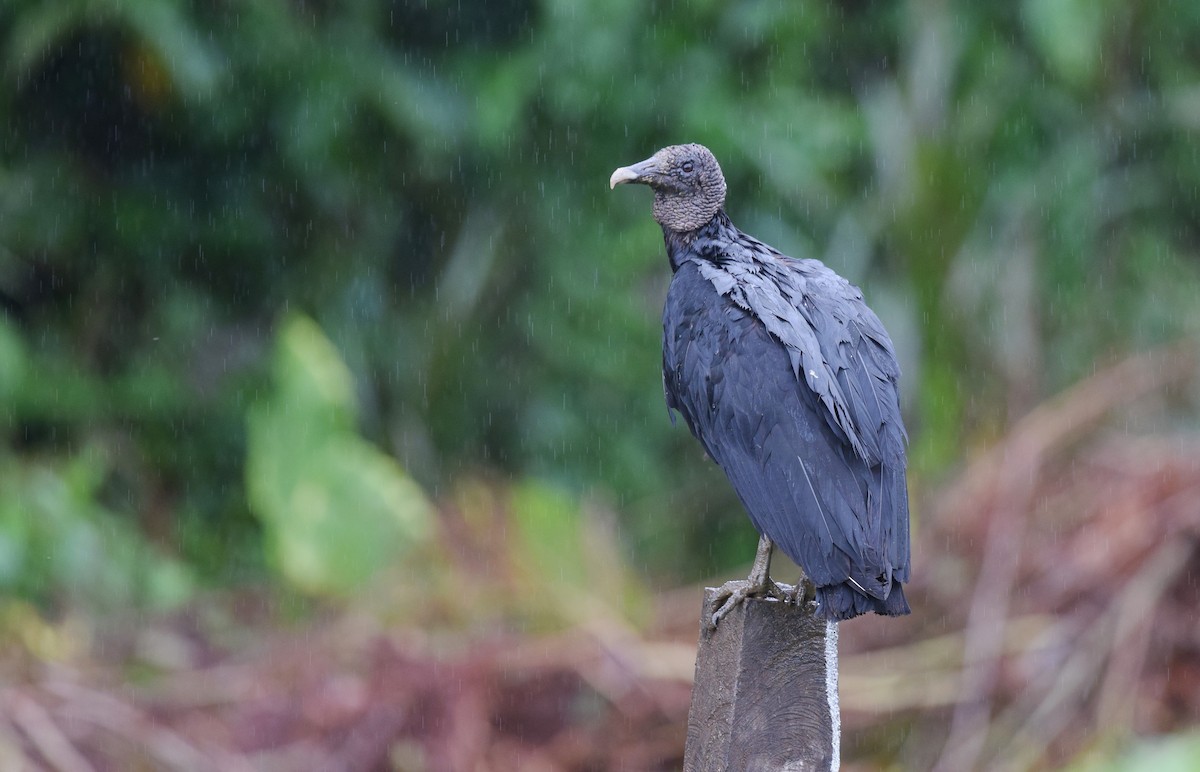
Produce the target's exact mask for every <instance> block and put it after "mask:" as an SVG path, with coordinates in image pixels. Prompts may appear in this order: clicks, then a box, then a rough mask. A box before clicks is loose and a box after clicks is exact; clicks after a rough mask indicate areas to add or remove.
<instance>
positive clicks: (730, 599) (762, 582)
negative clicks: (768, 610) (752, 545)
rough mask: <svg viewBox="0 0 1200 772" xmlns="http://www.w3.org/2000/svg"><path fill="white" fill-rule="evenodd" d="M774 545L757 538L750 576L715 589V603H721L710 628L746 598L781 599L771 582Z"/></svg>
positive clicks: (773, 583) (760, 537) (780, 594)
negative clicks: (756, 548) (756, 549)
mask: <svg viewBox="0 0 1200 772" xmlns="http://www.w3.org/2000/svg"><path fill="white" fill-rule="evenodd" d="M774 548H775V545H774V544H772V543H771V540H770V539H768V538H767V537H766V536H762V535H760V536H759V537H758V552H757V553H755V555H754V566H753V567H751V569H750V576H748V577H746V578H745V579H743V580H735V581H732V582H726V583H725V584H723V585H721V586H720V587H719V588H718V589H717V598H716V602H718V603H721V601H722V600H723V601H724V602H723V603H721V606H720V608H718V609H717V612H716V613H715V614H713V616H712V626H713V627H716V626H717V623H718V622H720V621H721V617H723V616H725V615H726V614H728V613H729V612H730V611H733V610H734V609H735V608H737V607H738V605H739V604H740V603H742V602H743V601H745V600H746V598H753V597H759V596H765V597H768V598H782V597H783V593H782V592H781V591H780V589H779V587H778V586H776V584H775V582H773V581H771V577H770V571H771V550H773V549H774Z"/></svg>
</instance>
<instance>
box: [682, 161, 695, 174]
mask: <svg viewBox="0 0 1200 772" xmlns="http://www.w3.org/2000/svg"><path fill="white" fill-rule="evenodd" d="M694 168H696V167H695V165H693V164H692V162H691V161H684V162H683V173H684V174H691V173H692V169H694Z"/></svg>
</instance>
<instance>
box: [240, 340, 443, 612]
mask: <svg viewBox="0 0 1200 772" xmlns="http://www.w3.org/2000/svg"><path fill="white" fill-rule="evenodd" d="M274 377H275V390H274V393H273V394H272V396H271V397H270V398H269V399H267V400H265V401H264V402H263V403H261V404H259V405H256V406H255V407H254V408H253V409H252V410H251V411H250V415H249V454H248V459H247V467H246V477H247V479H246V486H247V489H248V492H249V497H250V505H251V508H252V509H253V510H254V512H255V514H257V515H258V516H259V518H260V519H261V520H262V522H263V526H264V528H265V530H266V533H267V546H268V549H269V551H270V555H271V558H272V560H273V561H274V564H275V565H276V567H277V568H278V570H279V571H280V572H281V573H282V575H283V577H284V578H285V579H287V580H288V581H289V582H291V583H292V584H293V585H295V586H296V587H298V588H300V589H301V590H304V591H305V592H310V593H318V594H321V593H334V594H341V593H347V592H350V591H352V590H354V589H355V588H357V587H360V586H361V585H362V584H364V583H365V582H367V581H368V580H369V579H370V578H371V577H373V576H374V575H375V574H376V573H377V572H378V571H379V570H380V569H381V568H383V567H384V566H386V565H388V564H390V563H392V562H393V561H397V560H400V559H402V558H403V556H404V555H405V554H406V553H408V552H409V551H410V550H412V549H413V548H415V547H417V546H419V545H421V544H423V543H424V542H425V541H426V539H427V538H428V536H429V533H430V524H431V523H430V520H431V517H432V514H431V512H432V510H431V507H430V506H429V503H428V501H427V500H426V498H425V495H424V493H422V491H421V490H420V488H419V487H418V486H417V485H416V483H414V482H413V481H412V480H411V479H410V478H409V477H408V475H407V474H405V472H404V470H403V469H401V468H400V466H399V464H397V463H396V462H395V460H393V459H392V458H391V457H389V456H387V455H385V454H383V453H382V452H380V451H379V450H378V449H377V448H375V447H374V446H372V445H370V444H368V443H366V442H365V441H364V440H362V439H361V438H360V437H358V436H357V434H356V433H355V432H354V429H353V426H352V417H353V415H354V412H355V405H354V397H353V390H352V383H351V379H350V375H349V372H348V371H347V370H346V366H345V364H344V363H343V362H342V360H341V358H340V357H339V356H338V354H337V352H336V350H335V349H334V348H333V346H332V344H331V343H330V342H329V340H328V339H327V338H325V336H324V335H323V334H322V333H321V331H320V329H319V328H318V327H317V326H316V325H315V324H314V323H313V322H312V321H310V320H308V319H305V318H302V317H294V318H291V319H289V320H288V321H286V322H285V323H284V325H283V328H282V330H281V332H280V334H279V342H278V350H277V352H276V357H275V372H274Z"/></svg>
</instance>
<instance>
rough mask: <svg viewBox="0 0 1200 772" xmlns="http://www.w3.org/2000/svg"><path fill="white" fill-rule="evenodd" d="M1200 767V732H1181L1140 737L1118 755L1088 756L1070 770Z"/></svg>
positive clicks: (1161, 771) (1138, 771)
mask: <svg viewBox="0 0 1200 772" xmlns="http://www.w3.org/2000/svg"><path fill="white" fill-rule="evenodd" d="M1197 768H1200V735H1198V734H1196V733H1194V732H1192V733H1186V732H1181V733H1179V734H1174V735H1163V736H1161V737H1152V738H1147V739H1143V740H1140V741H1138V742H1136V743H1134V744H1133V746H1132V747H1131V748H1129V749H1128V750H1127V751H1126V752H1124V753H1122V754H1120V755H1118V756H1117V757H1116V758H1102V757H1100V756H1099V755H1093V756H1088V757H1085V758H1084V759H1083V760H1081V761H1080V762H1078V763H1076V764H1073V765H1071V766H1070V767H1069V770H1070V772H1191V771H1192V770H1195V769H1197Z"/></svg>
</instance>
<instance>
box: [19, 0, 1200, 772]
mask: <svg viewBox="0 0 1200 772" xmlns="http://www.w3.org/2000/svg"><path fill="white" fill-rule="evenodd" d="M0 41H2V45H0V115H3V117H4V118H3V121H2V123H0V307H2V309H3V314H2V315H0V405H2V407H3V412H2V413H0V416H2V419H0V421H2V422H0V427H2V431H3V441H2V443H0V767H3V768H4V769H42V768H46V769H56V770H106V769H181V770H191V769H197V770H199V769H221V770H237V769H244V770H251V769H253V770H299V769H330V770H377V769H397V770H442V769H446V770H467V769H470V770H517V769H521V770H559V769H562V770H601V769H626V770H659V769H663V770H665V769H674V768H677V767H678V766H679V765H680V763H681V759H682V750H683V741H684V736H685V722H686V713H687V704H688V698H689V694H690V688H691V677H692V667H693V662H694V660H693V657H694V649H695V642H696V631H697V625H698V621H697V615H698V611H699V605H700V599H701V590H700V588H701V587H702V586H703V585H704V584H705V583H709V584H711V583H715V582H720V581H723V580H725V579H728V578H733V577H740V576H741V575H743V572H744V571H745V570H746V569H747V566H748V563H749V561H750V558H751V557H752V556H753V551H754V546H755V543H756V535H755V534H754V532H753V530H752V528H751V526H750V525H749V523H748V521H747V520H746V518H745V516H744V514H743V512H742V510H741V508H740V506H739V505H738V503H737V501H736V499H735V497H734V496H733V494H732V491H731V489H730V488H729V486H728V484H727V483H726V481H725V479H724V477H723V475H722V474H721V473H720V472H719V470H718V469H716V467H715V466H713V465H712V464H711V463H710V462H708V461H707V460H706V459H705V458H704V456H703V453H702V451H701V449H700V447H699V445H698V443H696V442H695V441H694V440H693V439H692V438H691V437H690V435H689V434H688V432H687V430H686V428H685V427H683V425H682V423H680V424H679V425H677V426H674V427H673V426H672V425H671V422H670V420H669V419H668V415H667V410H666V408H665V406H664V403H663V397H662V388H661V379H660V372H659V365H660V356H661V354H660V335H661V326H660V313H661V304H662V299H663V296H664V294H665V290H666V286H667V283H668V281H669V270H668V266H667V263H666V259H665V257H664V254H663V249H662V242H661V234H660V232H659V230H658V228H657V226H656V225H655V223H654V222H653V220H652V219H651V215H650V197H649V194H647V193H645V192H644V191H641V190H639V189H633V190H625V189H623V190H619V191H617V192H615V193H610V192H609V191H608V189H607V184H606V183H607V180H608V176H609V174H610V172H611V171H612V170H613V169H614V168H615V167H617V166H620V165H625V164H629V163H632V162H635V161H638V160H641V159H642V158H645V157H646V156H648V155H650V154H651V153H652V152H654V151H655V150H656V149H658V148H659V147H661V146H663V145H666V144H671V143H678V142H687V141H697V142H702V143H704V144H706V145H708V146H709V147H711V148H712V149H713V151H714V152H715V153H716V155H717V157H718V158H719V159H720V160H721V163H722V165H723V167H724V170H725V173H726V176H727V177H728V179H729V199H728V210H729V212H730V215H731V216H732V218H733V220H734V221H735V222H736V223H737V224H738V225H739V226H741V227H742V228H743V229H744V230H747V231H748V232H750V233H753V234H754V235H756V236H758V237H759V238H762V239H763V240H765V241H767V242H769V243H771V244H773V245H775V246H777V247H778V248H780V249H781V250H783V251H784V252H787V253H789V254H792V255H795V256H801V257H816V258H820V259H822V260H824V261H826V262H827V263H828V264H829V265H830V266H832V267H833V268H834V269H836V270H837V271H839V272H840V273H842V274H843V275H845V276H847V277H848V278H850V279H851V280H852V281H853V282H855V283H857V284H859V285H861V286H862V287H863V289H864V292H865V294H866V296H867V299H868V301H869V302H870V304H871V305H872V307H874V308H875V309H876V310H877V312H878V313H879V314H880V316H881V317H882V318H883V320H884V322H885V323H886V325H887V326H888V328H889V330H890V331H891V334H892V337H893V338H894V340H895V342H896V346H897V349H898V351H899V355H900V358H901V364H902V366H903V368H904V380H903V387H904V398H905V409H906V413H907V421H908V426H909V433H910V435H911V437H912V445H911V447H910V489H911V495H912V499H913V512H914V520H913V535H914V555H913V560H914V562H913V565H914V581H913V584H912V590H911V592H910V593H909V598H910V600H911V601H912V605H913V607H914V610H915V613H914V615H913V616H911V617H907V618H904V619H882V618H875V617H872V618H869V619H866V618H864V619H859V620H855V621H853V622H850V623H848V624H845V625H842V628H841V630H842V633H841V638H842V669H841V679H842V708H843V722H844V723H843V726H844V729H845V735H844V739H843V759H844V760H845V763H844V768H845V769H853V770H877V769H882V770H908V769H930V768H934V767H937V768H938V769H941V770H967V769H1003V770H1037V769H1070V770H1079V771H1087V772H1090V771H1092V770H1142V769H1154V770H1160V771H1161V770H1174V769H1178V770H1192V769H1197V768H1200V733H1198V732H1197V731H1196V729H1195V721H1196V718H1197V716H1198V715H1200V713H1198V711H1200V618H1198V617H1197V614H1196V609H1197V603H1198V602H1200V586H1198V582H1200V551H1198V549H1197V539H1198V538H1200V420H1198V415H1200V414H1198V411H1197V407H1198V405H1200V379H1198V377H1197V376H1198V374H1200V370H1198V365H1197V353H1198V346H1197V340H1198V339H1197V334H1198V332H1200V251H1198V250H1200V219H1198V218H1197V214H1196V213H1197V211H1198V205H1200V152H1198V150H1197V148H1198V142H1200V47H1198V45H1197V41H1200V5H1197V4H1195V3H1190V2H1182V1H1181V0H1179V1H1170V0H1163V1H1161V2H1128V1H1127V0H1022V2H1014V3H987V4H985V3H970V2H954V1H952V0H908V1H907V2H882V1H874V0H854V1H850V0H847V1H845V2H837V3H829V2H790V1H789V2H784V1H782V0H734V2H717V1H716V0H711V1H697V2H683V1H678V2H669V3H668V2H655V3H646V2H641V0H613V1H612V2H605V3H584V2H577V1H575V0H504V2H491V3H485V2H483V0H454V2H445V1H443V0H424V1H416V0H414V1H413V2H403V1H401V0H396V1H395V2H388V0H343V2H329V1H326V0H216V1H213V2H194V1H193V2H189V0H55V1H53V2H50V1H49V0H47V1H44V2H38V1H36V0H7V2H5V3H3V4H0ZM778 570H779V571H780V572H781V578H783V579H785V580H788V579H789V577H788V576H787V573H788V572H787V569H783V568H781V569H778Z"/></svg>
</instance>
